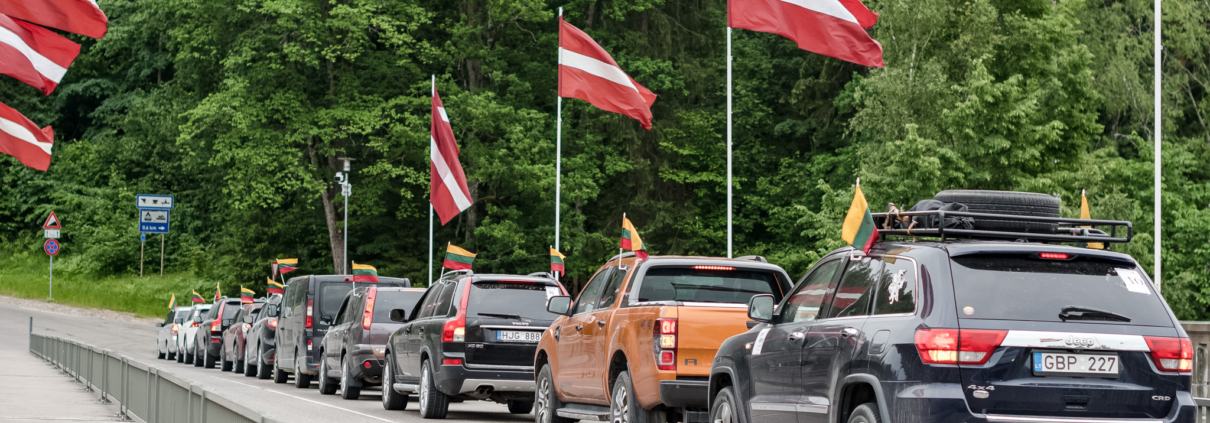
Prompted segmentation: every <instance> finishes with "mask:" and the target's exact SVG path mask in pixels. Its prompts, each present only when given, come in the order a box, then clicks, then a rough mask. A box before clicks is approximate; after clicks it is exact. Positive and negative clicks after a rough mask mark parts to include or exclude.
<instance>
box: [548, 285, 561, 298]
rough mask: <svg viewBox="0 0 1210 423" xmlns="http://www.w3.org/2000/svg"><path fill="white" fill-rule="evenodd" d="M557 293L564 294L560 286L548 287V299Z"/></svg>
mask: <svg viewBox="0 0 1210 423" xmlns="http://www.w3.org/2000/svg"><path fill="white" fill-rule="evenodd" d="M556 295H563V291H562V290H560V289H559V287H557V286H548V287H546V299H548V300H549V299H550V297H553V296H556Z"/></svg>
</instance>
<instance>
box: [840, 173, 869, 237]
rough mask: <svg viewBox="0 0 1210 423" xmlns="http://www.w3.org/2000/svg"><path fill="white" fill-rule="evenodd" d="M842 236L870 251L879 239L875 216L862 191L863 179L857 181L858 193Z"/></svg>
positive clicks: (854, 196) (846, 219) (845, 220)
mask: <svg viewBox="0 0 1210 423" xmlns="http://www.w3.org/2000/svg"><path fill="white" fill-rule="evenodd" d="M840 237H841V238H844V240H845V242H847V243H849V245H852V246H853V248H856V249H858V250H861V252H863V253H869V252H870V247H873V246H874V242H876V241H878V227H877V226H874V217H873V216H872V215H870V205H869V203H866V201H865V194H863V193H862V192H861V180H858V181H857V193H856V194H854V195H853V204H852V205H850V206H849V214H848V215H846V216H845V217H844V227H843V228H842V229H841V230H840Z"/></svg>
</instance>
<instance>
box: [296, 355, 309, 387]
mask: <svg viewBox="0 0 1210 423" xmlns="http://www.w3.org/2000/svg"><path fill="white" fill-rule="evenodd" d="M306 360H307V357H306V356H304V357H302V358H299V357H298V353H295V354H294V387H295V388H298V389H307V388H310V387H311V375H308V374H303V372H302V366H303V364H302V363H303V362H305V361H306Z"/></svg>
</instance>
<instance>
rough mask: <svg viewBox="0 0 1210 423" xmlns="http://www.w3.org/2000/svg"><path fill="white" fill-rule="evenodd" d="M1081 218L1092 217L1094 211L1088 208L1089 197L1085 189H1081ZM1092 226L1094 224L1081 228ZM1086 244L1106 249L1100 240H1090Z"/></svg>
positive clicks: (1086, 245) (1095, 248)
mask: <svg viewBox="0 0 1210 423" xmlns="http://www.w3.org/2000/svg"><path fill="white" fill-rule="evenodd" d="M1080 219H1085V220H1089V219H1092V212H1091V211H1089V209H1088V197H1087V196H1086V195H1085V192H1084V190H1080ZM1091 227H1092V226H1081V228H1091ZM1084 246H1085V247H1088V248H1092V249H1094V250H1104V249H1105V244H1104V243H1100V242H1089V243H1087V244H1084Z"/></svg>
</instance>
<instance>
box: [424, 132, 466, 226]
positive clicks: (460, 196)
mask: <svg viewBox="0 0 1210 423" xmlns="http://www.w3.org/2000/svg"><path fill="white" fill-rule="evenodd" d="M429 149H430V150H431V151H432V153H430V154H429V159H430V160H432V161H433V166H436V167H437V176H440V177H441V183H442V185H445V189H447V190H449V191H450V197H453V198H454V205H457V206H458V211H463V210H466V209H468V208H470V207H471V202H470V200H468V199H467V198H466V194H464V193H463V192H462V189H461V188H460V187H459V186H458V180H457V179H454V174H453V173H452V172H450V167H449V166H448V165H447V164H446V163H445V157H443V156H442V155H441V150H440V149H438V148H437V140H436V139H434V138H433V137H432V136H429Z"/></svg>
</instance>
